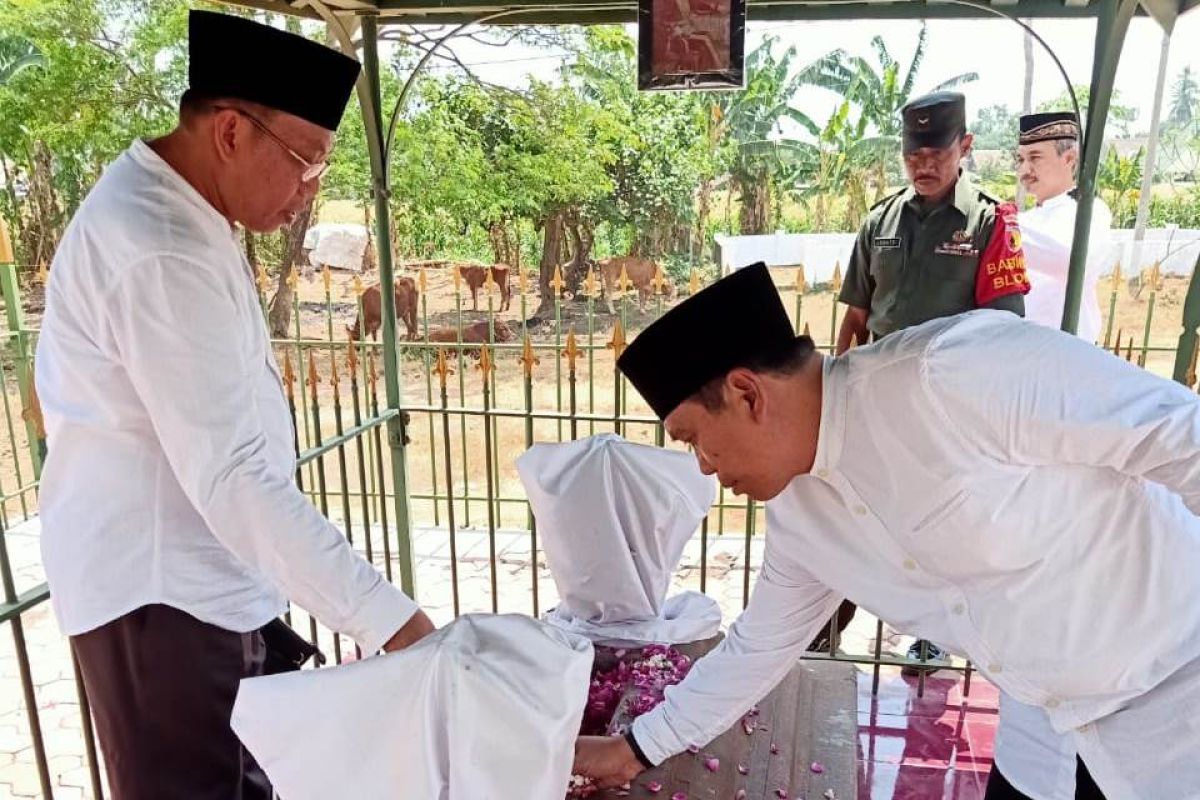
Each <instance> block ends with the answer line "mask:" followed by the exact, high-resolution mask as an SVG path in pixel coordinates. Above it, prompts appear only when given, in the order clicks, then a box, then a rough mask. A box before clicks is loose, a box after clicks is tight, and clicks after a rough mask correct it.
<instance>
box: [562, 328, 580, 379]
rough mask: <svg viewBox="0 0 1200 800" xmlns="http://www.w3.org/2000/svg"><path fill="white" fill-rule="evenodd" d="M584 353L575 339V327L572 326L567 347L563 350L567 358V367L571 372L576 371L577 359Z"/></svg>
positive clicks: (568, 331)
mask: <svg viewBox="0 0 1200 800" xmlns="http://www.w3.org/2000/svg"><path fill="white" fill-rule="evenodd" d="M582 353H583V351H582V350H580V349H579V343H578V341H577V340H576V339H575V326H574V325H572V326H571V327H570V328H568V329H567V346H566V348H564V349H563V355H564V356H566V357H567V367H568V369H570V370H571V372H574V371H575V359H577V358H579V356H580V355H581V354H582Z"/></svg>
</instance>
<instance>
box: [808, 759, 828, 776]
mask: <svg viewBox="0 0 1200 800" xmlns="http://www.w3.org/2000/svg"><path fill="white" fill-rule="evenodd" d="M808 768H809V769H810V770H812V771H813V774H815V775H820V774H821V773H822V772H824V771H825V765H824V764H822V763H821V762H820V761H814V762H813V763H812V764H810V765H809V767H808Z"/></svg>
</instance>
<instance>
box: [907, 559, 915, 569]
mask: <svg viewBox="0 0 1200 800" xmlns="http://www.w3.org/2000/svg"><path fill="white" fill-rule="evenodd" d="M904 568H905V569H916V568H917V562H915V561H913V560H912V559H911V558H906V559H904Z"/></svg>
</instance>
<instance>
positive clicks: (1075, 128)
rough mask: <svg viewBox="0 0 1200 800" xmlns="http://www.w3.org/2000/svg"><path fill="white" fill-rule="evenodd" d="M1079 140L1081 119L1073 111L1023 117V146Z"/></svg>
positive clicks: (1021, 139)
mask: <svg viewBox="0 0 1200 800" xmlns="http://www.w3.org/2000/svg"><path fill="white" fill-rule="evenodd" d="M1055 139H1076V140H1078V139H1079V117H1077V116H1075V112H1073V111H1050V112H1046V113H1042V114H1026V115H1024V116H1023V117H1021V136H1020V143H1021V144H1036V143H1037V142H1049V141H1053V140H1055Z"/></svg>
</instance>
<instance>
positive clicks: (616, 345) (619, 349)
mask: <svg viewBox="0 0 1200 800" xmlns="http://www.w3.org/2000/svg"><path fill="white" fill-rule="evenodd" d="M626 344H627V342H626V341H625V330H624V329H623V328H622V327H621V320H620V319H618V320H617V321H616V322H615V323H613V332H612V339H611V340H610V341H609V343H608V344H606V345H604V347H605V349H606V350H612V351H613V357H614V358H620V357H621V354H622V353H624V352H625V345H626Z"/></svg>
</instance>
